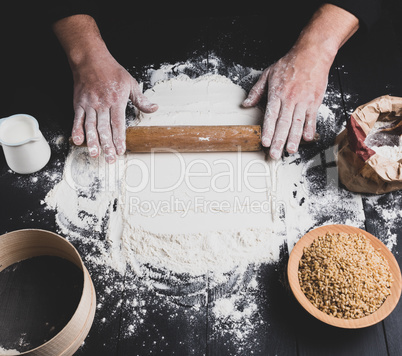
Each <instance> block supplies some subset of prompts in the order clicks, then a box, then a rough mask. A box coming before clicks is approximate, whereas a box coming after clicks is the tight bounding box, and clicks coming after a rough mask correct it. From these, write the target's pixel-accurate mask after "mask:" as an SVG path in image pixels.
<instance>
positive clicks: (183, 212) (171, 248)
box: [46, 75, 283, 278]
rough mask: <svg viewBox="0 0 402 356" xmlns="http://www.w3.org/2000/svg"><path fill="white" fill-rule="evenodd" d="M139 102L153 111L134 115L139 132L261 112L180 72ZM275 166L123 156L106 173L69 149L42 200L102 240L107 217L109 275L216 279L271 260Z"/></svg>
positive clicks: (274, 254)
mask: <svg viewBox="0 0 402 356" xmlns="http://www.w3.org/2000/svg"><path fill="white" fill-rule="evenodd" d="M145 95H147V96H148V97H149V98H150V99H151V100H152V101H153V102H156V103H158V104H159V105H160V109H159V110H158V111H157V112H156V113H155V114H153V115H139V121H140V122H139V125H185V124H186V125H203V124H209V125H212V124H214V125H231V124H244V125H248V124H259V123H261V120H262V115H263V113H262V111H261V110H260V109H259V108H250V109H245V108H242V107H241V102H242V101H243V100H244V98H245V96H246V93H245V91H244V90H243V89H242V88H241V87H239V86H238V85H235V84H234V83H233V82H231V81H230V80H229V79H228V78H226V77H223V76H220V75H205V76H201V77H199V78H197V79H195V80H191V79H190V78H189V77H187V76H184V75H181V76H179V77H177V78H174V79H170V80H167V81H161V82H159V83H157V84H156V85H155V86H154V87H153V88H152V89H150V90H148V91H147V92H145ZM277 166H278V163H276V162H270V161H269V159H267V157H266V155H265V154H264V152H219V153H208V154H204V153H186V154H180V153H178V152H158V153H151V154H133V153H128V154H126V155H125V156H124V157H123V158H121V159H120V160H119V161H118V162H117V163H116V164H114V165H111V166H108V165H106V164H105V163H104V160H103V157H101V158H100V159H98V160H96V161H93V160H91V159H90V158H89V157H88V155H87V153H86V151H85V148H74V149H73V150H72V152H71V153H70V155H69V157H68V159H67V162H66V166H65V170H64V179H63V181H62V182H60V184H58V185H57V186H56V187H55V188H54V189H53V190H52V191H51V192H50V193H49V195H48V196H47V198H46V202H47V204H48V205H49V206H50V207H53V208H56V209H57V211H58V213H57V218H58V223H59V225H60V226H65V227H66V228H67V229H68V230H70V231H71V230H72V231H78V232H80V231H81V230H85V229H88V228H90V227H91V226H92V229H93V230H94V231H95V232H99V233H101V232H102V229H103V228H104V224H105V221H106V220H105V219H106V217H108V222H107V224H108V226H107V238H108V240H109V242H110V246H111V248H109V249H108V251H106V250H105V251H103V252H102V253H104V254H106V255H107V256H102V258H105V257H106V258H107V260H108V261H109V263H110V266H111V267H113V268H115V269H118V270H120V271H122V270H124V267H125V264H127V265H129V266H130V267H131V268H132V269H133V270H135V271H136V272H137V273H140V274H141V268H140V267H139V266H140V265H144V264H151V265H152V266H155V267H158V268H165V269H168V270H170V271H173V272H174V273H186V274H190V275H192V276H197V275H203V274H205V273H207V272H208V271H212V272H214V273H215V275H216V276H217V278H218V276H222V275H223V274H224V273H226V272H229V271H231V270H232V269H234V268H236V267H238V266H239V265H244V266H247V265H248V264H249V263H261V262H271V261H275V260H277V259H278V258H279V247H280V245H281V244H283V238H281V237H278V235H277V234H275V233H273V230H274V221H273V219H272V218H273V216H274V214H272V213H271V208H272V204H271V196H272V193H274V192H273V190H272V189H273V188H275V182H276V176H275V175H276V170H277ZM272 182H274V185H272ZM275 189H276V188H275ZM77 228H78V229H77ZM67 229H66V232H67Z"/></svg>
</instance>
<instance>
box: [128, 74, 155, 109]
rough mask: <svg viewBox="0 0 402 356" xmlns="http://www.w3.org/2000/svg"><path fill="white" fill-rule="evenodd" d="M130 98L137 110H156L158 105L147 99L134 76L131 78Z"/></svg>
mask: <svg viewBox="0 0 402 356" xmlns="http://www.w3.org/2000/svg"><path fill="white" fill-rule="evenodd" d="M130 100H131V101H132V102H133V104H134V105H135V106H136V107H137V108H138V109H139V110H141V111H142V112H145V113H147V114H150V113H153V112H155V111H156V110H158V105H157V104H155V103H151V102H150V101H149V99H148V98H147V97H146V96H145V95H144V94H143V93H142V91H141V88H140V86H139V85H138V82H137V81H136V80H135V79H134V78H133V80H132V87H131V92H130Z"/></svg>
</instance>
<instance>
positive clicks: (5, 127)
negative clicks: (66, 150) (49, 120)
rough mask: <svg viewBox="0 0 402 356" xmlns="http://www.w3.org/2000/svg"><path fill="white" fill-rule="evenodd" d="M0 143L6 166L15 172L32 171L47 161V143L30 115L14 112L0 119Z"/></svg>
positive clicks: (48, 155) (41, 166)
mask: <svg viewBox="0 0 402 356" xmlns="http://www.w3.org/2000/svg"><path fill="white" fill-rule="evenodd" d="M0 144H1V145H2V146H3V151H4V155H5V157H6V162H7V164H8V166H9V167H10V168H11V169H12V170H13V171H14V172H16V173H20V174H29V173H34V172H37V171H39V170H40V169H42V168H43V167H44V166H45V165H46V164H47V162H49V159H50V147H49V144H48V143H47V141H46V139H45V138H44V137H43V135H42V132H40V130H39V124H38V121H37V120H36V119H35V118H34V117H32V116H31V115H27V114H16V115H12V116H9V117H6V118H4V119H0Z"/></svg>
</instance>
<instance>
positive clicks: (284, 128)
mask: <svg viewBox="0 0 402 356" xmlns="http://www.w3.org/2000/svg"><path fill="white" fill-rule="evenodd" d="M293 112H294V108H293V107H289V106H285V105H282V107H281V112H280V115H279V118H278V120H277V122H276V127H275V133H274V137H273V139H272V144H271V148H270V150H269V155H270V156H271V157H272V158H273V159H279V158H280V157H281V156H282V152H283V148H284V147H285V142H286V140H287V138H288V135H289V129H290V126H291V124H292V117H293Z"/></svg>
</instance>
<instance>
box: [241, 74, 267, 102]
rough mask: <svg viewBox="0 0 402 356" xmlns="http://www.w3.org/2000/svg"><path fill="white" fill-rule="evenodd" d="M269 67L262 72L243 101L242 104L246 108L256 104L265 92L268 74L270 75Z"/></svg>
mask: <svg viewBox="0 0 402 356" xmlns="http://www.w3.org/2000/svg"><path fill="white" fill-rule="evenodd" d="M269 68H270V67H268V68H267V69H265V70H264V72H262V74H261V76H260V78H259V79H258V80H257V82H256V83H255V84H254V86H253V87H252V88H251V90H250V92H249V93H248V96H247V98H246V99H245V100H244V101H243V103H242V105H243V106H244V107H246V108H248V107H251V106H255V105H257V104H258V102H259V101H260V100H261V98H262V95H263V94H264V91H265V87H266V86H267V82H268V75H269Z"/></svg>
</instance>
